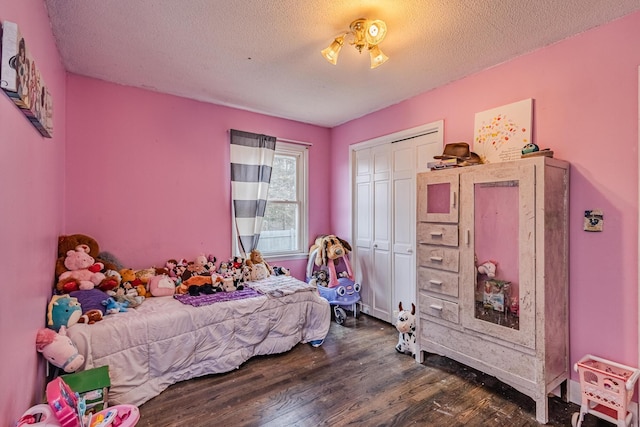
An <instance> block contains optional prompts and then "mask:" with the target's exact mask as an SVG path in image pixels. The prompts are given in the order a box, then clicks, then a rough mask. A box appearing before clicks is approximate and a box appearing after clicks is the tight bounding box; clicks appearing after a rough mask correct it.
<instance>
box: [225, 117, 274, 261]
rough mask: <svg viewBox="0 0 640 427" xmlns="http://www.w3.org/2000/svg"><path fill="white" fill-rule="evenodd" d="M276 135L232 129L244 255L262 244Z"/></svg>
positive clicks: (234, 186)
mask: <svg viewBox="0 0 640 427" xmlns="http://www.w3.org/2000/svg"><path fill="white" fill-rule="evenodd" d="M275 149H276V138H275V137H273V136H267V135H258V134H255V133H249V132H242V131H239V130H234V129H231V199H232V200H233V217H234V218H233V219H234V222H235V226H236V235H237V236H238V248H239V249H240V251H241V253H242V256H244V257H246V256H247V254H248V253H249V252H251V251H252V250H253V249H255V248H256V247H257V246H258V239H260V231H261V230H262V221H263V219H264V211H265V208H266V206H267V193H268V191H269V182H270V181H271V165H272V164H273V155H274V153H275Z"/></svg>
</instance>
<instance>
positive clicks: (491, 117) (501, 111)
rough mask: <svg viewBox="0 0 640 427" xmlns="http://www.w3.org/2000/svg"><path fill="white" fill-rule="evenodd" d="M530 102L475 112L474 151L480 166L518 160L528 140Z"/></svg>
mask: <svg viewBox="0 0 640 427" xmlns="http://www.w3.org/2000/svg"><path fill="white" fill-rule="evenodd" d="M532 123H533V99H531V98H529V99H524V100H522V101H518V102H514V103H512V104H508V105H503V106H501V107H497V108H493V109H490V110H486V111H482V112H480V113H476V116H475V123H474V135H473V151H474V152H475V153H476V154H478V155H479V156H480V158H481V159H482V162H483V163H497V162H505V161H510V160H516V159H520V157H521V155H522V147H524V146H525V145H527V144H529V143H530V142H532V141H531V127H532Z"/></svg>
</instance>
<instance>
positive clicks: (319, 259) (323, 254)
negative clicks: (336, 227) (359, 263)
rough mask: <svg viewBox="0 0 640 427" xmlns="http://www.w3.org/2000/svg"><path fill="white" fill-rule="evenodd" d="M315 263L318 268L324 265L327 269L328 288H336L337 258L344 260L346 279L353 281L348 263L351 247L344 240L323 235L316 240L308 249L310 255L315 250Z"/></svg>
mask: <svg viewBox="0 0 640 427" xmlns="http://www.w3.org/2000/svg"><path fill="white" fill-rule="evenodd" d="M316 249H317V251H316V259H315V263H316V265H317V266H318V267H320V266H322V265H326V266H327V267H328V269H329V287H330V288H335V287H336V286H338V283H339V282H338V275H337V274H336V266H335V264H336V262H337V260H338V259H339V258H343V259H344V264H345V266H346V268H347V277H348V278H349V279H351V280H353V271H352V270H351V263H350V262H349V257H348V254H349V252H351V245H349V243H348V242H347V241H346V240H342V239H341V238H339V237H338V236H335V235H333V234H324V235H320V236H318V237H317V238H316V241H315V243H314V244H313V245H312V246H311V248H310V249H309V252H310V253H312V252H313V251H314V250H316Z"/></svg>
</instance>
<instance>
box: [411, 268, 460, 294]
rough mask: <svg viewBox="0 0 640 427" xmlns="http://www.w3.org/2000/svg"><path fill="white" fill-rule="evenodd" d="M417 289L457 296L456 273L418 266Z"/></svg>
mask: <svg viewBox="0 0 640 427" xmlns="http://www.w3.org/2000/svg"><path fill="white" fill-rule="evenodd" d="M418 290H420V291H430V292H437V293H439V294H443V295H449V296H452V297H457V296H458V274H457V273H452V272H449V271H442V270H436V269H433V268H426V267H418Z"/></svg>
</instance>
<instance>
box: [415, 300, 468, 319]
mask: <svg viewBox="0 0 640 427" xmlns="http://www.w3.org/2000/svg"><path fill="white" fill-rule="evenodd" d="M418 309H419V310H420V314H426V315H427V316H431V317H436V318H438V319H442V320H446V321H447V322H451V323H456V324H457V323H460V320H459V316H458V304H457V303H455V302H451V301H446V300H443V299H440V298H434V297H430V296H428V295H420V301H419V303H418Z"/></svg>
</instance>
